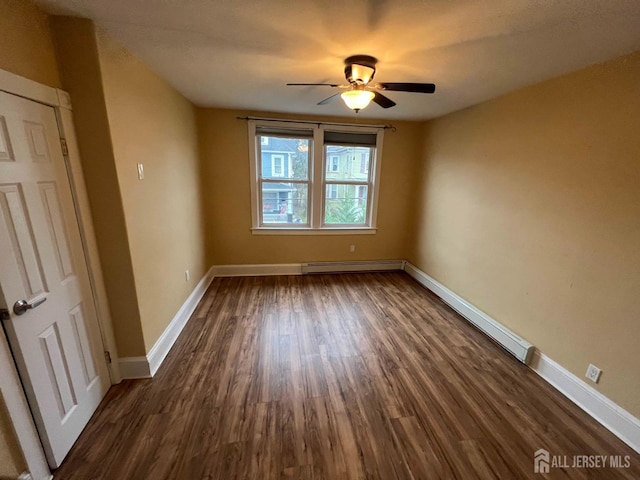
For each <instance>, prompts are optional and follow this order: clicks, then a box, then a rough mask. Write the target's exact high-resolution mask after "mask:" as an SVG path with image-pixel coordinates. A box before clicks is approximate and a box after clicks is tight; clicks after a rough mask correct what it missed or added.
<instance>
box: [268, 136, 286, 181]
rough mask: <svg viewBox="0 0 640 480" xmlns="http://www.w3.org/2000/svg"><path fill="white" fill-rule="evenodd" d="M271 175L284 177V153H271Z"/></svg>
mask: <svg viewBox="0 0 640 480" xmlns="http://www.w3.org/2000/svg"><path fill="white" fill-rule="evenodd" d="M266 138H269V137H266ZM271 175H272V176H274V177H284V155H271Z"/></svg>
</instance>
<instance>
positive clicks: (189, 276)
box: [184, 269, 191, 282]
mask: <svg viewBox="0 0 640 480" xmlns="http://www.w3.org/2000/svg"><path fill="white" fill-rule="evenodd" d="M184 278H185V280H186V281H187V282H188V281H189V280H191V272H190V271H189V270H188V269H187V270H185V271H184Z"/></svg>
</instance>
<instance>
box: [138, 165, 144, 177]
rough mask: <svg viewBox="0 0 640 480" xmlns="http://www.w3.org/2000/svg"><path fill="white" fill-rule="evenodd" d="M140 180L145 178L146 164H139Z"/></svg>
mask: <svg viewBox="0 0 640 480" xmlns="http://www.w3.org/2000/svg"><path fill="white" fill-rule="evenodd" d="M138 180H144V165H142V164H141V163H139V164H138Z"/></svg>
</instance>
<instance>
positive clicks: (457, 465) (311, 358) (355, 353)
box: [55, 273, 640, 480]
mask: <svg viewBox="0 0 640 480" xmlns="http://www.w3.org/2000/svg"><path fill="white" fill-rule="evenodd" d="M539 448H544V449H547V450H549V451H550V452H551V453H552V454H557V455H567V456H570V455H574V454H576V455H578V454H579V455H590V454H598V455H610V454H617V455H629V456H630V461H631V467H630V468H628V469H588V470H584V469H583V470H578V469H565V470H552V471H551V473H550V474H549V475H539V474H534V473H533V454H534V451H535V450H537V449H539ZM55 478H56V479H57V480H63V479H82V480H87V479H109V480H111V479H113V480H115V479H118V480H124V479H136V480H139V479H154V480H161V479H185V480H186V479H190V480H191V479H205V478H206V479H221V480H222V479H224V480H231V479H252V480H253V479H257V480H258V479H259V480H262V479H326V480H341V479H364V478H367V479H382V480H391V479H396V478H397V479H416V480H426V479H437V478H443V479H453V478H458V479H476V478H478V479H491V478H499V479H524V478H577V479H599V478H602V479H618V478H620V479H623V478H624V479H638V478H640V456H639V455H638V454H636V453H634V452H633V451H632V450H631V449H630V448H628V447H627V446H625V445H624V444H623V443H622V442H620V441H619V440H617V439H616V438H615V437H614V436H613V435H612V434H611V433H609V432H608V431H606V430H605V429H604V428H603V427H601V426H600V425H599V424H597V423H596V422H595V421H594V420H592V419H591V418H590V417H588V416H587V415H586V414H585V413H584V412H582V411H581V410H580V409H579V408H578V407H576V406H575V405H573V404H572V403H571V402H569V401H568V400H567V399H566V398H564V397H563V396H562V395H560V394H559V393H558V392H556V391H555V390H554V389H553V388H551V387H550V386H549V385H547V384H546V383H545V382H544V381H543V380H541V379H540V378H539V377H538V376H537V375H536V374H535V373H533V372H532V371H531V370H529V369H528V368H527V367H525V366H524V365H522V364H520V363H518V362H517V361H516V360H515V359H513V358H512V357H510V356H509V355H508V354H507V353H505V352H504V351H503V350H502V349H501V348H500V347H498V346H497V345H494V344H493V343H492V342H491V341H490V340H489V339H488V338H487V337H485V336H484V335H482V334H481V333H479V332H478V331H476V330H475V329H474V328H472V327H471V326H470V325H469V324H468V323H466V322H465V321H464V320H462V319H461V318H460V317H458V316H457V315H456V314H455V313H454V312H453V311H452V310H451V309H450V308H448V307H447V306H445V305H444V304H443V303H442V302H441V301H440V300H439V299H437V298H436V297H434V296H433V295H431V294H430V293H429V292H427V291H426V290H424V289H423V288H422V287H420V286H419V285H418V284H416V283H414V282H413V280H412V279H411V278H410V277H408V276H407V275H405V274H403V273H385V274H379V273H372V274H351V275H317V276H289V277H245V278H217V279H215V280H214V281H213V283H212V285H211V287H210V289H209V291H208V293H207V295H206V296H205V298H204V299H203V301H202V303H201V304H200V306H199V307H198V309H197V311H196V312H195V313H194V316H193V318H192V319H191V320H190V322H189V323H188V324H187V326H186V327H185V330H184V332H183V334H182V335H181V337H180V338H179V340H178V342H177V343H176V345H175V346H174V348H173V349H172V351H171V352H170V354H169V356H168V357H167V359H166V361H165V363H164V364H163V366H162V367H161V369H160V370H159V372H158V374H157V375H156V377H155V378H154V379H153V380H137V381H125V382H123V383H122V384H120V385H117V386H115V387H113V388H111V390H110V391H109V393H108V394H107V396H106V398H105V400H104V401H103V403H102V404H101V406H100V408H99V410H98V411H97V412H96V414H95V415H94V417H93V419H92V420H91V422H90V423H89V425H88V426H87V428H86V429H85V431H84V432H83V434H82V436H81V437H80V439H79V441H78V442H77V444H76V445H75V446H74V448H73V450H72V451H71V453H70V454H69V456H68V458H67V460H66V461H65V462H64V464H63V465H62V466H61V468H59V469H58V470H57V471H56V472H55Z"/></svg>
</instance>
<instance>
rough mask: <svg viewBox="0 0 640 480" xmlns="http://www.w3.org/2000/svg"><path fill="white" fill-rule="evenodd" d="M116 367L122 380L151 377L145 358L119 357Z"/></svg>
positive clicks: (147, 361)
mask: <svg viewBox="0 0 640 480" xmlns="http://www.w3.org/2000/svg"><path fill="white" fill-rule="evenodd" d="M118 365H119V366H120V378H122V379H123V380H125V379H133V378H151V377H152V375H151V370H150V369H149V360H148V359H147V357H120V358H119V359H118Z"/></svg>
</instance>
